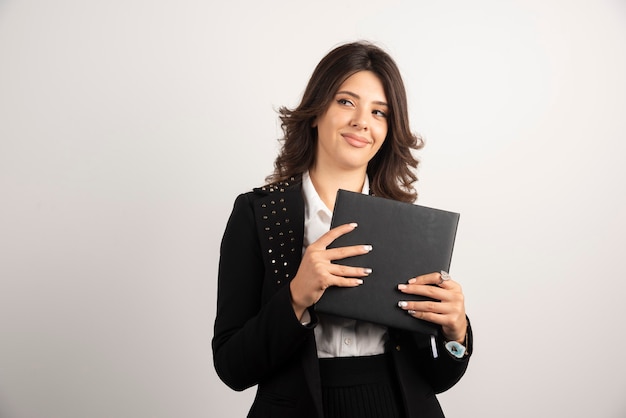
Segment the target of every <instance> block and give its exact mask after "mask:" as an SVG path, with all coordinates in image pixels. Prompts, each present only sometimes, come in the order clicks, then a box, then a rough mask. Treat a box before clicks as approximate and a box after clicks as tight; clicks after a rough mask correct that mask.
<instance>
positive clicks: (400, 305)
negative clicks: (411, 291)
mask: <svg viewBox="0 0 626 418" xmlns="http://www.w3.org/2000/svg"><path fill="white" fill-rule="evenodd" d="M408 305H409V304H408V303H406V302H405V301H403V300H401V301H400V302H398V307H400V308H406V307H407V306H408Z"/></svg>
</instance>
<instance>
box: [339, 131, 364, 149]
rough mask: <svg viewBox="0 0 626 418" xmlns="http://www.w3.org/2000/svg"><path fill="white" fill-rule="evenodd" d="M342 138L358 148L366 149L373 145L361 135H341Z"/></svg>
mask: <svg viewBox="0 0 626 418" xmlns="http://www.w3.org/2000/svg"><path fill="white" fill-rule="evenodd" d="M341 136H342V137H343V138H344V139H345V140H346V142H347V143H348V144H350V145H352V146H353V147H356V148H364V147H366V146H368V145H370V144H371V141H369V140H368V139H367V138H363V137H362V136H359V135H355V134H350V133H347V134H341Z"/></svg>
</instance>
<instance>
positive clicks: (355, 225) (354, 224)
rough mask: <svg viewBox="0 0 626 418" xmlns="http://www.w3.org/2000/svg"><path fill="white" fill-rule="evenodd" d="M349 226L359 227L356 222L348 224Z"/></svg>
mask: <svg viewBox="0 0 626 418" xmlns="http://www.w3.org/2000/svg"><path fill="white" fill-rule="evenodd" d="M350 226H351V227H352V228H356V227H357V226H359V224H358V223H356V222H352V223H351V224H350Z"/></svg>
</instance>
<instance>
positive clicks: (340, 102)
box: [337, 98, 354, 106]
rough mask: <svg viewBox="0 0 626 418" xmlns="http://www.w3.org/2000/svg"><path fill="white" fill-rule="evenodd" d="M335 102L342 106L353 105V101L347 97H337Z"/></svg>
mask: <svg viewBox="0 0 626 418" xmlns="http://www.w3.org/2000/svg"><path fill="white" fill-rule="evenodd" d="M337 103H339V104H340V105H344V106H354V103H352V102H351V101H350V100H348V99H344V98H341V99H337Z"/></svg>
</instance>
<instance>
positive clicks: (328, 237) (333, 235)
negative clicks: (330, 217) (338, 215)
mask: <svg viewBox="0 0 626 418" xmlns="http://www.w3.org/2000/svg"><path fill="white" fill-rule="evenodd" d="M356 227H357V224H356V223H355V222H353V223H349V224H344V225H339V226H337V227H335V228H333V229H331V230H330V231H328V232H326V233H325V234H324V235H322V236H321V237H319V239H318V240H317V241H315V242H314V243H313V244H311V246H320V247H323V248H326V247H328V246H329V245H330V244H331V243H332V242H333V241H334V240H336V239H337V238H339V237H340V236H342V235H344V234H347V233H348V232H352V231H354V228H356Z"/></svg>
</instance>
